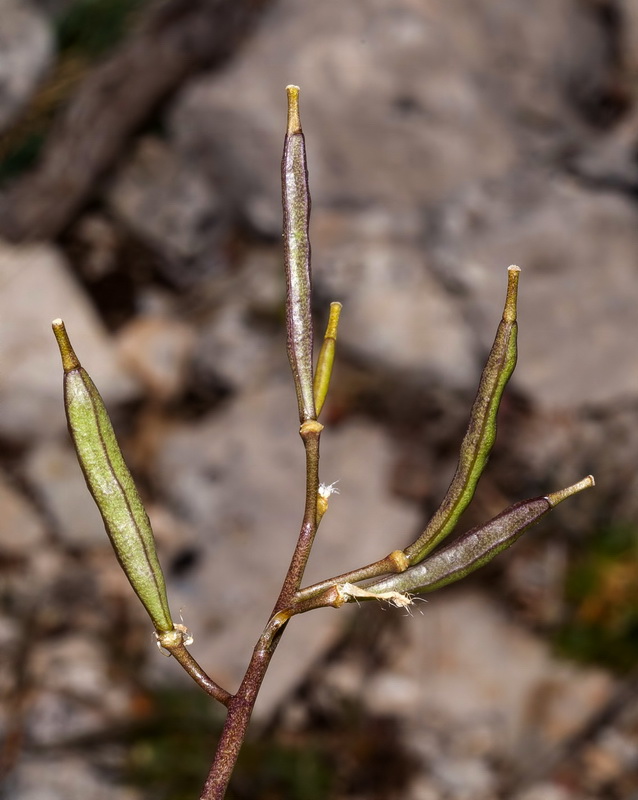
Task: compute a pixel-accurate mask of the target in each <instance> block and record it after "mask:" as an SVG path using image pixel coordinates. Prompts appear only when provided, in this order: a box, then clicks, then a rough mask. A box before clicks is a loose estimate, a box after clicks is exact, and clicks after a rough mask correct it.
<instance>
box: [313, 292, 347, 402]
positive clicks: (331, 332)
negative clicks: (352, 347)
mask: <svg viewBox="0 0 638 800" xmlns="http://www.w3.org/2000/svg"><path fill="white" fill-rule="evenodd" d="M340 314H341V303H330V316H329V317H328V325H327V327H326V333H325V335H324V337H323V344H322V345H321V350H320V351H319V358H318V359H317V368H316V370H315V378H314V382H313V391H314V396H315V411H316V413H317V417H319V414H321V409H322V408H323V404H324V403H325V401H326V395H327V394H328V389H329V388H330V378H331V377H332V365H333V364H334V360H335V348H336V344H337V329H338V328H339V316H340Z"/></svg>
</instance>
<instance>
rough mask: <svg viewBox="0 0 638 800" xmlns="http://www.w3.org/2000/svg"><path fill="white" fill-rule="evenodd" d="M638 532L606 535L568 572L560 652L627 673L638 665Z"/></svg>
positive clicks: (621, 528) (630, 529)
mask: <svg viewBox="0 0 638 800" xmlns="http://www.w3.org/2000/svg"><path fill="white" fill-rule="evenodd" d="M637 587H638V530H637V529H636V528H635V527H632V526H629V525H627V526H617V527H613V528H611V529H609V530H604V531H601V532H600V533H599V534H598V535H596V536H595V537H594V538H593V539H592V540H591V541H590V542H589V544H588V546H587V548H586V550H585V551H584V552H583V553H582V555H581V556H580V557H579V558H578V560H577V561H576V562H575V563H574V565H573V566H572V567H571V569H570V571H569V573H568V579H567V585H566V591H567V601H568V604H569V609H570V611H569V615H568V619H567V620H566V622H565V623H564V624H563V625H562V626H561V628H560V629H559V630H558V632H557V635H556V641H557V645H558V648H559V650H560V651H561V652H562V653H563V654H565V655H567V656H569V657H571V658H576V659H578V660H579V661H586V662H594V663H597V664H600V665H603V666H606V667H611V668H612V669H615V670H618V671H621V672H625V671H628V670H629V669H631V668H633V667H634V666H635V664H636V663H637V662H638V591H637Z"/></svg>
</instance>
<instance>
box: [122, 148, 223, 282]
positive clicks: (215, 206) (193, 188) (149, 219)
mask: <svg viewBox="0 0 638 800" xmlns="http://www.w3.org/2000/svg"><path fill="white" fill-rule="evenodd" d="M108 201H109V204H110V206H111V209H112V210H113V212H114V213H115V215H116V216H117V217H118V218H119V219H120V220H121V221H123V222H124V223H125V224H126V225H127V226H128V227H129V228H130V229H131V230H132V231H133V232H134V233H136V234H137V235H138V236H140V237H141V238H142V239H143V240H144V241H145V242H146V243H147V244H149V245H150V246H151V247H153V249H154V250H156V251H157V253H158V254H159V255H160V257H161V260H160V266H162V268H163V269H164V271H165V273H166V275H167V276H168V277H169V278H170V279H171V280H172V281H173V282H175V283H176V284H177V285H188V284H189V283H192V282H193V281H195V280H196V279H198V278H201V277H202V275H206V274H210V273H211V272H215V268H216V266H217V267H219V265H220V263H221V258H222V257H221V251H220V243H221V235H222V233H223V226H222V225H221V217H220V209H219V200H218V198H217V195H216V193H215V191H214V190H213V188H212V186H211V185H210V184H209V183H206V182H205V181H204V180H203V178H202V176H201V175H200V173H199V171H197V170H196V169H194V168H192V167H189V166H188V164H187V163H185V162H184V161H183V160H181V159H179V158H178V157H177V156H176V155H175V153H174V152H173V151H172V150H171V149H169V148H168V147H167V146H166V144H164V143H163V142H162V141H161V140H159V139H154V138H151V137H146V138H144V139H142V141H141V142H140V143H139V145H138V147H137V150H136V151H135V153H134V154H133V156H132V157H131V159H130V160H129V162H128V164H126V165H125V167H124V168H123V169H122V170H121V171H120V172H119V174H118V175H117V177H116V178H115V180H114V182H113V184H112V186H111V188H110V190H109V192H108Z"/></svg>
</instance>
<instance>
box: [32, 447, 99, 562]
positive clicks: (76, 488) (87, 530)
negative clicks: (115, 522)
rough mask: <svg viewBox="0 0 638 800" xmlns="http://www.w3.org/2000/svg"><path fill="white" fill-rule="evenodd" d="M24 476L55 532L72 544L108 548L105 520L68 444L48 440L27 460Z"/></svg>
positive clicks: (64, 540)
mask: <svg viewBox="0 0 638 800" xmlns="http://www.w3.org/2000/svg"><path fill="white" fill-rule="evenodd" d="M25 477H26V479H27V480H28V481H29V483H30V484H31V486H32V487H33V490H34V491H35V492H36V493H37V495H38V497H39V499H40V501H41V503H42V504H43V506H44V508H46V510H47V511H48V513H49V514H50V515H51V519H52V520H53V522H54V524H55V530H56V534H57V535H58V536H59V538H60V540H61V541H63V542H64V543H65V544H66V545H68V546H71V547H80V548H83V547H108V546H109V545H108V538H107V536H106V533H105V532H104V523H103V522H102V517H101V516H100V514H99V512H98V510H97V507H96V505H95V503H94V502H93V498H92V497H91V495H90V494H89V491H88V489H87V488H86V482H85V480H84V476H83V475H82V470H81V469H80V465H79V464H78V460H77V456H76V455H75V452H74V451H73V449H72V448H71V446H70V445H69V444H61V443H60V442H57V441H47V442H45V443H43V444H42V445H40V446H39V447H37V448H35V449H34V450H33V451H32V452H31V454H30V455H29V456H28V457H27V460H26V462H25Z"/></svg>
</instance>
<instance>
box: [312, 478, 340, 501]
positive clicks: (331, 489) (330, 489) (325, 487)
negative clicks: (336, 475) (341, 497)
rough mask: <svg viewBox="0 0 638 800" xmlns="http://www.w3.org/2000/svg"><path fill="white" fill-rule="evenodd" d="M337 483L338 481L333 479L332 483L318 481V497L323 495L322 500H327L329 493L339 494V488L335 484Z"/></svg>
mask: <svg viewBox="0 0 638 800" xmlns="http://www.w3.org/2000/svg"><path fill="white" fill-rule="evenodd" d="M336 483H339V481H334V482H333V483H320V484H319V489H318V490H317V491H318V494H319V496H320V497H323V498H324V500H327V499H328V498H329V497H330V495H331V494H339V489H337V488H336V486H335V484H336Z"/></svg>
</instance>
